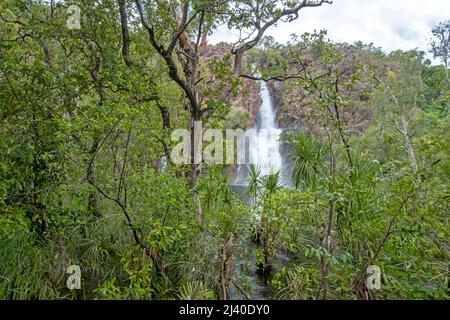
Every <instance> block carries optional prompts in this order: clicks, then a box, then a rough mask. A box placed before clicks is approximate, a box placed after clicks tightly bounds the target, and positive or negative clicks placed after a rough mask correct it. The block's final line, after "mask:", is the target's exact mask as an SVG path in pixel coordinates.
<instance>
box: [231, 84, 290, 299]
mask: <svg viewBox="0 0 450 320" xmlns="http://www.w3.org/2000/svg"><path fill="white" fill-rule="evenodd" d="M260 85H261V89H260V92H259V94H260V96H261V100H262V105H261V108H260V109H259V112H258V115H257V117H256V121H255V123H254V125H253V128H252V129H253V133H254V134H253V135H251V137H250V141H249V146H248V157H246V158H248V159H249V160H250V164H254V165H255V167H256V168H258V170H259V171H260V175H261V176H267V175H269V174H273V173H276V172H280V177H281V179H282V181H281V183H282V184H283V180H284V179H283V172H282V171H283V161H282V156H281V153H280V136H281V133H282V130H281V129H279V128H278V126H277V122H276V113H275V110H274V109H275V108H274V106H273V103H272V99H271V96H270V92H269V89H268V88H267V84H266V83H265V82H260ZM245 149H246V150H247V148H245ZM248 179H249V165H248V164H242V165H238V167H237V172H236V174H235V178H234V183H233V189H234V190H235V191H236V193H238V194H240V195H243V194H245V189H246V186H247V185H248ZM249 207H251V204H250V203H249ZM255 216H257V214H255ZM256 249H257V246H256V244H255V243H253V242H252V241H251V240H250V239H245V240H244V241H243V243H242V244H241V247H240V248H238V249H237V250H236V252H235V257H236V259H235V260H234V266H233V270H234V276H235V277H236V278H238V279H242V280H243V281H247V282H248V283H250V285H251V292H250V293H249V295H250V296H251V298H252V299H255V300H264V299H270V298H271V292H270V287H269V286H268V285H267V283H266V279H264V278H263V277H260V276H259V275H257V268H256V260H257V257H256V255H255V250H256ZM242 297H243V296H242V295H241V293H240V292H239V291H237V290H236V289H235V288H234V287H233V286H232V287H231V288H230V298H231V299H242Z"/></svg>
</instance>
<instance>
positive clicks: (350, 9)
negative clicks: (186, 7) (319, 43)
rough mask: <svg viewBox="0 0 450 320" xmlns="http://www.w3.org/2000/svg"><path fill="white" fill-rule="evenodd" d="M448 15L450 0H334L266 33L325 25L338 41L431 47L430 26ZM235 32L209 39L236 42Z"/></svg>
mask: <svg viewBox="0 0 450 320" xmlns="http://www.w3.org/2000/svg"><path fill="white" fill-rule="evenodd" d="M448 19H450V0H334V3H333V4H332V5H327V4H324V5H322V6H321V7H318V8H305V9H302V11H300V15H299V18H298V19H297V20H296V21H294V22H291V23H280V24H279V25H278V26H272V27H271V29H269V30H268V32H267V33H266V34H267V35H271V36H273V37H274V38H275V40H276V41H277V42H280V43H285V42H286V41H288V40H289V38H290V34H292V33H297V34H302V33H304V32H312V31H314V30H321V29H326V30H327V31H328V37H329V38H330V39H332V40H334V41H337V42H349V43H351V42H354V41H358V40H361V41H363V42H364V43H371V42H373V44H374V45H375V46H376V47H381V48H382V49H383V50H384V51H385V52H390V51H393V50H396V49H402V50H409V49H415V48H419V49H420V50H423V51H428V43H429V39H430V38H431V28H432V27H433V25H435V24H436V23H437V22H440V21H444V20H448ZM236 34H237V33H236V32H233V31H231V30H228V29H227V28H226V27H221V28H220V29H219V30H218V31H217V32H216V33H215V34H213V35H212V36H211V39H210V42H211V43H213V44H214V43H218V42H221V41H226V42H233V40H236V39H237V36H236ZM429 57H430V58H431V56H429Z"/></svg>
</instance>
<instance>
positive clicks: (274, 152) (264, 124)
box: [234, 81, 282, 185]
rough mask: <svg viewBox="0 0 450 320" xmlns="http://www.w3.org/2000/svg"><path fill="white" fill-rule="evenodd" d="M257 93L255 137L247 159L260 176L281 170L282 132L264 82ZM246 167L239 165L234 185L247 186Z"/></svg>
mask: <svg viewBox="0 0 450 320" xmlns="http://www.w3.org/2000/svg"><path fill="white" fill-rule="evenodd" d="M260 85H261V90H260V92H259V94H260V96H261V100H262V105H261V108H260V109H259V112H258V115H257V118H256V121H255V124H254V125H253V128H254V129H256V130H257V135H256V137H254V138H253V139H252V141H251V142H250V146H249V154H250V155H249V157H250V159H251V163H253V164H254V165H255V166H256V167H257V168H259V170H260V171H261V175H262V176H266V175H269V174H273V173H276V172H278V171H281V169H282V157H281V153H280V136H281V133H282V130H281V129H279V128H278V126H277V123H276V113H275V110H274V107H273V103H272V99H271V97H270V92H269V89H268V88H267V84H266V83H265V82H264V81H261V82H260ZM247 182H248V165H239V166H238V169H237V173H236V177H235V183H234V184H236V185H242V184H247Z"/></svg>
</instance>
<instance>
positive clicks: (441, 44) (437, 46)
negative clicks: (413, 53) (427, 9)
mask: <svg viewBox="0 0 450 320" xmlns="http://www.w3.org/2000/svg"><path fill="white" fill-rule="evenodd" d="M431 33H432V34H433V38H434V39H433V40H432V41H431V53H433V56H434V58H437V59H440V60H441V62H442V63H443V64H444V66H445V73H446V75H447V80H448V81H449V82H450V79H449V76H448V67H449V63H450V20H447V21H444V22H440V23H438V24H437V25H435V26H434V27H433V29H432V30H431Z"/></svg>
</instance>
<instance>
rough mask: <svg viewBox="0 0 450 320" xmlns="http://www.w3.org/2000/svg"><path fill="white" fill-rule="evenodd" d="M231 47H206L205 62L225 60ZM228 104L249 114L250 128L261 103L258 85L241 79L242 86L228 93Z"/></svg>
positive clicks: (226, 44)
mask: <svg viewBox="0 0 450 320" xmlns="http://www.w3.org/2000/svg"><path fill="white" fill-rule="evenodd" d="M231 48H232V45H231V44H229V43H225V42H221V43H218V44H216V45H208V46H207V47H206V50H205V57H204V58H205V60H207V61H208V60H209V61H210V60H213V59H218V60H222V59H224V58H226V55H229V54H230V53H231ZM246 63H247V59H246V58H245V57H244V60H243V64H246ZM227 99H228V102H229V103H230V104H231V106H232V107H234V108H237V107H241V108H244V109H245V110H247V111H248V112H249V115H250V116H249V119H248V123H247V125H248V127H250V126H251V125H252V124H253V122H254V121H255V119H256V115H257V114H258V111H259V108H260V107H261V104H262V101H261V97H260V96H259V86H258V83H257V82H255V81H253V80H249V79H242V84H241V85H240V86H239V87H238V88H237V90H236V92H234V93H230V94H229V96H228V97H227Z"/></svg>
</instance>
